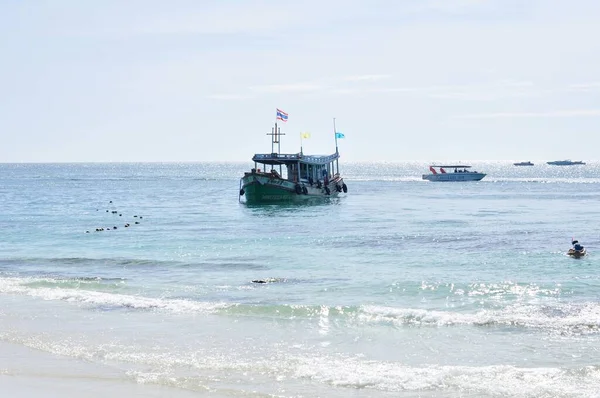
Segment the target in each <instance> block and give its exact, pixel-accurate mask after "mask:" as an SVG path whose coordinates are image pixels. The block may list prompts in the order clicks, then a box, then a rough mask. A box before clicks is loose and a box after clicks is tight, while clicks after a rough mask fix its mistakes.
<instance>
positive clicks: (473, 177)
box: [423, 173, 486, 182]
mask: <svg viewBox="0 0 600 398" xmlns="http://www.w3.org/2000/svg"><path fill="white" fill-rule="evenodd" d="M485 176H486V174H485V173H440V174H423V179H424V180H428V181H440V182H450V181H481V180H482V179H483V177H485Z"/></svg>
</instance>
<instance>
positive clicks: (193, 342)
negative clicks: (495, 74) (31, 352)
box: [0, 162, 600, 397]
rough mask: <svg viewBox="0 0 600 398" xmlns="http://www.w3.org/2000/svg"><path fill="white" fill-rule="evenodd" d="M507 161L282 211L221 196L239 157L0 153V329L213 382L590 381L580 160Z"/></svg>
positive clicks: (458, 392)
mask: <svg viewBox="0 0 600 398" xmlns="http://www.w3.org/2000/svg"><path fill="white" fill-rule="evenodd" d="M511 163H512V162H497V163H494V162H473V166H474V167H475V169H477V170H479V171H484V172H487V173H488V176H487V177H486V178H485V179H484V180H483V181H481V182H472V183H431V182H425V181H422V180H421V178H420V175H421V174H422V173H423V172H425V171H426V170H427V164H425V163H397V164H391V163H370V164H343V163H342V165H341V166H342V173H343V176H344V179H345V181H346V183H347V185H348V188H349V192H348V194H347V195H342V196H341V197H339V198H332V199H329V200H326V201H324V202H317V203H313V204H309V205H301V206H300V205H268V206H246V205H245V204H243V203H239V202H238V199H239V198H238V196H237V195H238V190H239V177H240V176H241V175H242V174H243V172H244V171H245V170H247V169H249V168H250V167H251V166H252V165H251V164H246V163H222V164H208V163H198V164H35V165H34V164H3V165H0V203H1V204H2V212H1V213H0V228H1V231H2V244H1V245H0V340H2V341H4V342H8V343H13V344H19V345H23V346H26V347H31V348H34V349H38V350H41V351H45V352H48V353H51V354H53V355H57V356H61V357H68V358H76V359H80V360H85V361H91V362H93V363H97V364H101V365H105V366H108V367H111V368H113V369H118V370H119V372H120V374H122V377H123V380H130V381H132V382H139V383H150V384H161V385H168V386H174V387H177V388H182V389H187V390H192V391H198V393H199V394H201V393H206V392H207V391H208V392H210V393H212V394H214V395H219V396H328V397H346V396H349V395H356V396H365V395H366V396H390V397H391V396H411V397H412V396H432V395H442V396H478V397H479V396H491V397H495V396H527V397H542V396H552V397H556V396H565V397H566V396H573V397H575V396H594V395H595V394H597V391H599V390H600V360H599V359H598V358H600V352H599V351H600V348H598V347H600V344H599V343H600V341H599V340H600V303H599V301H598V300H599V299H598V297H599V296H600V272H599V271H598V269H599V265H600V260H599V259H600V257H599V256H597V255H596V252H597V251H599V249H598V248H600V224H599V223H598V222H597V220H598V219H599V213H600V206H598V201H599V200H600V164H599V163H588V164H587V165H585V166H571V167H558V166H546V165H539V166H537V165H536V166H534V167H514V166H512V165H511ZM111 201H112V203H110V202H111ZM113 211H115V212H116V213H115V214H113ZM136 216H137V217H136ZM136 222H138V223H139V224H136ZM127 223H129V224H130V226H129V227H127V228H126V227H125V224H127ZM113 227H117V229H113ZM96 228H104V229H105V230H104V231H101V232H96V231H95V229H96ZM86 231H89V233H86ZM571 237H575V238H577V239H579V240H580V241H581V242H582V243H583V244H584V245H585V246H586V247H587V248H588V251H589V255H588V256H587V257H585V258H582V259H578V260H575V259H572V258H569V257H568V256H566V255H565V252H566V251H567V249H568V248H569V247H570V239H571ZM599 252H600V251H599ZM256 279H262V280H266V281H267V282H269V283H264V284H257V283H252V280H256Z"/></svg>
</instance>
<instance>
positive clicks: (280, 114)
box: [277, 108, 288, 122]
mask: <svg viewBox="0 0 600 398" xmlns="http://www.w3.org/2000/svg"><path fill="white" fill-rule="evenodd" d="M277 120H281V121H282V122H287V120H288V114H287V113H285V112H284V111H282V110H281V109H279V108H277Z"/></svg>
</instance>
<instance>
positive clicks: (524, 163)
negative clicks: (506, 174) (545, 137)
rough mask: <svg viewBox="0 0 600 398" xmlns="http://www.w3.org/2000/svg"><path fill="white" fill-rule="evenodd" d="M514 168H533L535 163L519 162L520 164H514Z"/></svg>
mask: <svg viewBox="0 0 600 398" xmlns="http://www.w3.org/2000/svg"><path fill="white" fill-rule="evenodd" d="M513 165H514V166H533V163H531V162H529V161H527V162H518V163H513Z"/></svg>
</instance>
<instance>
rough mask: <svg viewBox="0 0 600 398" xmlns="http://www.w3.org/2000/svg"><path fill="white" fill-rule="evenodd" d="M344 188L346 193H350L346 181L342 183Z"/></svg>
mask: <svg viewBox="0 0 600 398" xmlns="http://www.w3.org/2000/svg"><path fill="white" fill-rule="evenodd" d="M342 190H343V191H344V193H348V187H347V186H346V184H345V183H344V184H343V185H342Z"/></svg>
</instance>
